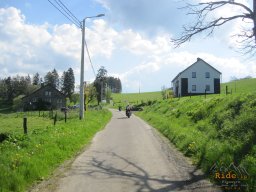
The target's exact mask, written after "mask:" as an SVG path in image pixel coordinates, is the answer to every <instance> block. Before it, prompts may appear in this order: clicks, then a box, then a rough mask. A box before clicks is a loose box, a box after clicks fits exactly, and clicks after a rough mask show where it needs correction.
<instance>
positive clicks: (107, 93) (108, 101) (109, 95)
mask: <svg viewBox="0 0 256 192" xmlns="http://www.w3.org/2000/svg"><path fill="white" fill-rule="evenodd" d="M111 94H112V91H111V89H110V88H109V87H107V88H106V93H105V95H106V101H107V103H110V100H111Z"/></svg>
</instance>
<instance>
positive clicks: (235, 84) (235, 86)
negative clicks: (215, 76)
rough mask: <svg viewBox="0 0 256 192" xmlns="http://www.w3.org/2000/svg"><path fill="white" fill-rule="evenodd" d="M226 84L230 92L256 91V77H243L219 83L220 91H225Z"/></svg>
mask: <svg viewBox="0 0 256 192" xmlns="http://www.w3.org/2000/svg"><path fill="white" fill-rule="evenodd" d="M226 86H228V91H229V92H231V90H232V94H241V93H249V92H256V78H252V79H243V80H237V81H232V82H228V83H223V84H221V93H223V94H224V93H225V90H226Z"/></svg>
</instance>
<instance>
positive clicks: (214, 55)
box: [0, 0, 256, 93]
mask: <svg viewBox="0 0 256 192" xmlns="http://www.w3.org/2000/svg"><path fill="white" fill-rule="evenodd" d="M51 1H53V2H54V0H51ZM191 1H193V3H198V2H204V1H206V0H190V2H191ZM62 2H63V3H64V4H65V5H66V6H67V7H68V8H69V10H71V12H72V13H73V14H74V15H75V16H76V17H77V18H78V20H80V21H82V20H83V19H84V18H85V17H90V16H95V15H98V14H102V13H104V14H105V16H104V17H100V18H93V19H86V29H85V38H86V41H87V44H88V48H89V52H90V55H91V59H92V63H93V68H94V69H95V71H96V73H97V70H98V69H99V68H100V67H101V66H104V67H105V69H106V70H107V71H108V75H109V76H114V77H118V78H120V79H121V82H122V87H123V93H136V92H139V91H140V92H151V91H160V90H161V89H162V87H166V88H169V87H171V86H172V85H171V81H172V79H173V78H174V77H175V76H176V75H177V74H178V73H179V72H181V71H182V70H184V69H185V68H186V67H188V66H189V65H191V64H193V63H194V62H195V61H196V60H197V58H198V57H199V58H201V59H203V60H205V61H206V62H207V63H209V64H210V65H212V66H213V67H215V68H216V69H217V70H219V71H221V72H222V82H227V81H230V80H231V78H232V77H236V78H243V77H245V76H252V77H256V61H255V57H248V56H244V55H242V54H241V53H239V52H238V49H237V46H238V45H237V41H236V40H237V39H236V38H235V37H234V36H232V35H234V33H235V32H236V31H239V30H241V23H242V22H241V21H240V20H237V21H234V22H232V23H229V24H227V25H225V26H223V27H220V28H217V29H216V31H215V32H214V33H213V34H212V35H211V36H210V37H206V35H205V34H201V35H197V36H195V37H194V38H193V39H192V40H191V41H190V42H188V43H186V44H183V45H182V46H180V47H179V48H175V47H174V45H173V44H172V43H171V38H177V37H179V36H180V34H181V32H182V26H183V25H184V24H191V23H193V22H195V18H194V17H193V16H191V15H187V14H186V13H187V11H186V10H185V9H180V8H181V7H184V6H185V5H186V2H188V1H182V0H159V1H155V0H122V1H120V0H72V1H68V0H62ZM236 2H241V3H244V4H245V5H247V6H249V7H251V4H252V0H236ZM239 11H241V10H240V9H234V7H225V8H223V9H221V10H218V11H217V12H216V13H214V15H213V16H219V15H224V16H226V15H232V14H235V13H237V12H239ZM244 27H252V26H250V24H247V26H244ZM81 39H82V33H81V29H79V28H78V27H77V26H76V25H74V24H73V23H72V22H71V21H69V20H68V19H67V18H66V17H64V16H63V15H62V14H61V13H60V12H59V11H58V10H57V9H56V8H54V7H53V6H52V5H51V4H50V2H49V1H47V0H37V1H34V0H0V69H1V70H0V78H2V79H3V78H5V77H8V76H16V75H28V74H29V75H30V76H31V77H33V75H34V74H35V73H37V72H38V73H39V74H40V76H41V77H44V76H45V75H46V73H47V72H49V71H52V70H53V69H54V68H55V69H56V70H57V71H58V73H59V75H60V76H61V75H62V73H63V71H67V70H68V68H70V67H71V68H72V69H73V70H74V73H75V79H76V85H77V86H78V85H79V81H80V66H81ZM93 68H92V66H91V65H90V63H89V60H88V57H87V55H86V54H85V81H89V82H93V81H94V79H95V75H94V72H93ZM78 87H79V86H78Z"/></svg>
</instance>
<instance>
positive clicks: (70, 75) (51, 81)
mask: <svg viewBox="0 0 256 192" xmlns="http://www.w3.org/2000/svg"><path fill="white" fill-rule="evenodd" d="M44 85H51V86H52V87H54V88H56V89H58V90H59V91H61V92H62V93H63V94H65V95H66V96H67V97H69V98H71V95H72V94H73V93H74V90H75V76H74V72H73V69H72V68H69V69H68V70H67V71H64V72H63V74H62V76H61V77H59V74H58V72H57V70H56V69H53V71H49V72H48V73H47V74H46V75H45V76H44V78H43V77H41V76H40V75H39V73H38V72H37V73H36V74H34V75H33V77H32V78H31V77H30V75H27V76H19V75H16V76H14V77H11V76H9V77H7V78H3V79H2V78H0V99H1V100H2V101H6V102H8V103H10V104H11V103H12V102H13V100H14V98H16V97H18V96H26V95H29V94H31V93H32V92H34V91H35V90H37V89H39V88H40V87H41V86H44Z"/></svg>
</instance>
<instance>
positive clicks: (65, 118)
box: [64, 110, 67, 123]
mask: <svg viewBox="0 0 256 192" xmlns="http://www.w3.org/2000/svg"><path fill="white" fill-rule="evenodd" d="M64 114H65V123H66V122H67V111H66V110H65V112H64Z"/></svg>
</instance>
